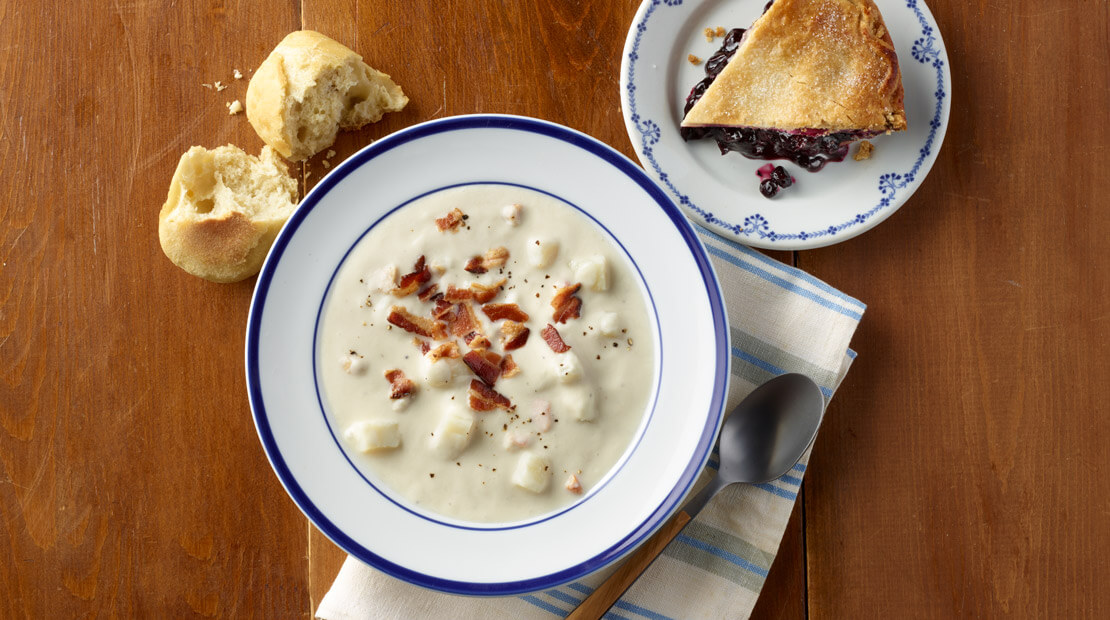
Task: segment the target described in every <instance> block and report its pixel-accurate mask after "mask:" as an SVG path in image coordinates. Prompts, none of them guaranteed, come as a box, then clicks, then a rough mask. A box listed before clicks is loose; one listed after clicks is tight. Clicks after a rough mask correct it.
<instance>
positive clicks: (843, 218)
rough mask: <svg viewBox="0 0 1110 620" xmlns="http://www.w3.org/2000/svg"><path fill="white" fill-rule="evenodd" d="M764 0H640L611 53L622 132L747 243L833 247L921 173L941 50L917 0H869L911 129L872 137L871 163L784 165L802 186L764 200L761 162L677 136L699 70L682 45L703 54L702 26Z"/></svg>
mask: <svg viewBox="0 0 1110 620" xmlns="http://www.w3.org/2000/svg"><path fill="white" fill-rule="evenodd" d="M763 5H764V2H763V0H744V2H739V3H737V2H731V3H726V2H725V0H644V2H643V4H642V5H641V6H640V9H639V11H638V12H637V14H636V17H635V18H634V20H633V23H632V26H631V28H630V29H629V33H628V39H627V41H626V43H625V50H624V55H623V58H622V62H621V103H622V107H623V112H624V118H625V124H626V127H627V130H628V135H629V138H630V139H631V141H632V145H633V148H634V149H635V150H636V154H637V156H638V157H639V159H640V162H641V164H642V165H643V166H644V168H645V169H646V170H647V172H648V174H649V175H650V176H652V178H653V179H654V180H655V181H656V182H657V183H659V184H660V185H661V186H663V187H664V188H665V189H666V191H667V193H668V194H669V195H670V196H671V198H672V199H673V200H674V201H675V202H676V203H677V204H678V205H679V206H680V207H681V208H682V209H683V211H684V212H685V213H686V214H687V216H689V217H690V218H691V219H692V220H693V221H695V222H697V223H699V224H702V225H704V226H707V227H709V228H711V229H713V230H715V231H717V232H719V233H721V234H723V235H725V236H727V237H730V238H732V239H735V240H737V241H739V242H741V243H744V244H747V245H752V246H756V247H762V248H768V249H783V250H792V249H807V248H815V247H822V246H826V245H832V244H834V243H838V242H840V241H844V240H846V239H849V238H851V237H854V236H856V235H859V234H860V233H863V232H864V231H866V230H869V229H870V228H872V227H874V226H876V225H877V224H878V223H879V222H881V221H883V220H884V219H886V218H887V217H889V216H890V215H891V214H893V213H894V211H896V210H897V209H898V208H899V207H900V206H901V205H902V204H903V203H904V202H905V201H906V200H907V199H908V198H909V197H910V195H912V194H913V192H914V190H916V189H917V187H918V186H919V185H920V184H921V182H922V180H923V179H924V178H925V176H926V174H928V172H929V169H930V168H931V167H932V164H933V162H934V161H935V160H936V157H937V153H938V151H939V150H940V146H941V143H942V142H943V140H944V134H945V130H946V129H947V126H948V115H949V108H950V103H951V81H952V80H951V72H950V68H949V64H948V57H947V52H946V50H945V48H944V42H943V40H942V39H941V36H940V32H939V30H938V29H937V26H936V22H935V20H934V19H933V16H932V14H931V13H930V12H929V9H928V7H927V6H925V4H924V2H923V1H920V0H876V5H877V6H878V7H879V9H880V11H882V13H883V17H884V19H885V21H886V22H887V26H888V28H889V29H890V31H891V36H892V38H893V39H894V42H895V47H896V49H897V51H898V54H899V60H900V61H901V68H902V73H903V84H904V87H905V89H906V109H907V116H908V118H909V125H910V130H909V131H907V132H903V133H904V134H905V135H902V134H895V135H893V136H880V137H879V138H877V139H876V140H875V143H876V154H875V158H874V159H873V160H871V161H866V162H854V161H852V160H851V158H849V159H848V160H846V161H845V162H842V163H839V164H830V165H829V166H827V167H826V168H825V169H824V170H823V171H822V172H821V173H820V174H818V175H810V174H809V173H805V172H802V171H801V170H800V169H798V170H796V171H792V172H793V173H794V176H796V177H798V178H799V180H800V181H801V183H799V184H798V185H797V186H795V187H794V188H791V191H789V192H783V194H782V195H780V196H779V197H777V198H776V199H774V200H773V201H768V200H767V199H765V198H763V197H762V196H760V195H759V193H758V188H757V181H756V177H755V176H754V174H753V172H754V170H755V168H757V167H758V166H759V165H761V164H763V163H765V162H755V161H753V160H747V159H745V158H742V157H740V156H738V155H735V154H730V155H729V156H727V157H726V158H723V163H721V162H719V161H717V160H718V159H722V158H720V157H719V156H718V155H717V153H718V152H717V150H716V145H714V144H712V143H711V141H702V143H685V142H683V141H682V138H681V137H680V136H679V134H678V125H679V122H680V121H681V116H682V103H683V100H684V98H685V95H686V92H687V91H688V89H689V88H690V87H691V86H693V84H694V83H695V82H697V80H698V79H700V77H701V75H703V74H702V73H701V71H702V68H701V67H694V66H693V65H691V64H690V63H689V62H688V61H687V54H691V53H694V54H699V55H704V56H708V55H709V54H711V53H712V52H713V51H714V50H715V49H716V47H717V43H707V42H706V41H705V38H704V35H703V34H702V30H703V29H704V28H705V27H706V26H716V25H724V26H725V27H735V26H738V25H742V26H746V25H747V24H750V23H751V21H753V19H754V17H755V16H757V15H758V14H759V12H760V11H761V10H762V7H763ZM741 20H743V21H741ZM722 22H723V23H722ZM903 45H905V47H904V48H903V47H902V46H903ZM930 87H933V92H932V93H929V92H928V90H929V88H930ZM926 119H928V120H926ZM779 163H781V162H779ZM790 165H792V164H790ZM748 175H752V176H751V177H750V178H748ZM807 186H808V187H807ZM798 188H805V189H803V190H801V191H799V190H798Z"/></svg>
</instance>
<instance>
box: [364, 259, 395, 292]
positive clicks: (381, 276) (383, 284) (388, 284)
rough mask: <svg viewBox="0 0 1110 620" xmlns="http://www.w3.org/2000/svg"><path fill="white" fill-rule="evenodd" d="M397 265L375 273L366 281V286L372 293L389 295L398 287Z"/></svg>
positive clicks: (387, 266) (383, 268)
mask: <svg viewBox="0 0 1110 620" xmlns="http://www.w3.org/2000/svg"><path fill="white" fill-rule="evenodd" d="M397 278H398V270H397V265H386V266H385V267H382V268H381V269H379V270H377V271H375V272H374V273H373V274H371V275H370V276H369V277H368V278H367V279H366V285H367V286H369V287H370V290H371V291H375V292H378V293H388V292H390V291H392V290H393V289H394V288H396V286H397Z"/></svg>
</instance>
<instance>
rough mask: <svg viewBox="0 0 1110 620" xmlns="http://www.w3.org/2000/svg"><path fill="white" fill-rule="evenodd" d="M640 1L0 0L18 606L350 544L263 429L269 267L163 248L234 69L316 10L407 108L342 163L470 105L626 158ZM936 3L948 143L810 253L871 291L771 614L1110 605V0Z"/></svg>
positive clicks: (229, 95) (35, 613) (86, 600)
mask: <svg viewBox="0 0 1110 620" xmlns="http://www.w3.org/2000/svg"><path fill="white" fill-rule="evenodd" d="M638 4H639V3H638V2H636V1H635V0H624V1H620V2H584V1H578V2H574V1H570V2H566V1H558V0H534V1H532V2H494V1H491V0H484V1H481V2H478V1H475V2H463V3H444V2H432V1H431V0H414V1H412V2H406V3H396V2H384V1H382V0H361V1H360V0H345V1H339V2H324V1H322V0H304V1H303V2H299V3H298V2H287V1H278V0H268V1H265V2H257V3H228V2H221V1H215V0H214V1H211V2H177V3H169V2H162V3H148V2H104V3H18V2H8V3H2V4H0V84H3V85H4V86H3V88H0V373H2V374H0V376H2V378H3V380H2V381H0V540H2V541H3V542H2V543H0V617H5V618H8V617H34V618H39V617H74V616H92V615H103V616H124V617H136V616H137V617H151V616H153V617H161V616H170V617H193V616H262V617H298V616H299V617H306V616H308V615H309V614H310V613H311V611H310V610H312V609H314V608H315V606H316V604H317V603H318V601H319V600H320V597H321V596H322V595H323V593H324V592H326V591H327V588H328V586H329V585H330V583H331V580H332V579H333V578H334V575H335V573H336V571H337V570H338V567H339V564H340V563H341V562H342V560H343V557H344V556H343V553H342V552H341V551H340V550H339V549H338V548H336V547H335V546H334V545H332V544H331V543H330V542H329V541H327V540H326V539H325V538H324V537H323V536H322V535H320V534H319V533H318V532H316V531H315V530H314V529H313V528H312V527H311V526H310V525H308V523H307V521H306V520H305V519H304V517H303V516H301V514H300V513H299V512H298V511H297V509H296V508H295V506H294V505H293V503H292V502H291V501H290V500H289V499H288V497H287V496H286V495H285V493H284V491H283V490H282V488H281V486H280V484H279V483H278V482H277V479H276V477H275V476H274V475H273V472H272V471H271V470H270V467H269V465H268V463H267V461H266V458H265V455H264V454H263V452H262V449H261V447H260V445H259V443H258V440H257V438H256V435H255V432H254V428H253V423H252V421H251V418H250V412H249V409H248V406H247V399H246V393H245V388H244V381H243V363H242V346H243V333H244V327H245V322H246V312H247V307H248V304H249V300H250V295H251V288H252V285H253V281H248V282H245V283H241V284H237V285H215V284H209V283H206V282H203V281H200V280H197V279H195V278H192V277H190V276H188V275H186V274H184V272H182V271H180V270H179V269H177V268H176V267H174V266H173V265H172V264H170V263H169V261H168V260H166V259H165V257H164V256H163V255H162V253H161V250H160V248H159V246H158V237H157V227H156V226H157V212H158V209H159V207H160V206H161V204H162V201H163V200H164V198H165V192H166V187H167V185H168V182H169V178H170V176H171V174H172V172H173V169H174V166H175V165H176V162H177V159H178V157H179V156H180V154H181V153H182V152H183V151H184V150H186V149H187V148H188V147H189V146H191V145H193V144H201V145H205V146H210V147H211V146H217V145H220V144H225V143H228V142H230V143H234V144H237V145H239V146H241V147H243V148H245V149H247V150H248V151H252V152H257V151H258V149H259V148H260V147H261V142H260V141H259V139H258V138H257V136H256V135H255V134H254V132H253V130H252V129H251V128H250V126H249V125H248V124H247V123H246V120H245V118H244V117H243V116H237V117H229V116H228V115H227V112H226V109H225V107H224V104H225V103H227V102H230V101H231V100H233V99H236V98H238V99H242V98H243V96H244V94H245V90H246V81H245V80H244V81H235V80H234V79H233V78H232V76H231V73H232V70H233V69H236V68H238V69H240V70H241V71H243V72H244V73H246V74H247V75H248V77H249V75H250V71H251V70H252V69H254V68H255V67H257V66H258V64H259V63H260V62H261V61H262V59H263V58H264V57H265V56H266V54H267V53H268V52H269V50H270V49H272V47H273V46H274V45H275V44H276V43H277V41H279V40H280V39H281V38H282V37H283V36H284V35H285V34H287V33H288V32H290V31H292V30H295V29H298V28H301V27H307V28H312V29H316V30H320V31H321V32H324V33H325V34H328V35H329V36H332V37H334V38H336V39H338V40H339V41H341V42H343V43H345V44H347V45H349V46H351V47H352V48H353V49H355V50H357V51H359V52H360V53H362V54H363V55H364V56H365V57H366V60H367V61H368V62H370V64H372V65H374V66H375V67H377V68H379V69H381V70H383V71H385V72H387V73H390V74H391V75H392V76H393V77H394V78H395V79H396V80H397V81H398V82H399V83H400V84H401V85H402V86H403V87H404V88H405V91H406V93H408V94H409V96H410V97H411V98H412V103H411V104H410V106H409V107H408V108H406V110H405V111H403V112H401V113H399V114H394V115H389V116H387V117H386V118H385V119H383V121H382V122H380V123H378V124H375V125H373V126H371V127H369V128H367V129H365V130H363V131H359V132H353V133H349V134H342V135H341V137H340V139H339V141H338V143H337V145H336V147H335V149H336V151H337V152H338V155H337V157H336V158H334V159H333V160H332V163H337V162H338V161H341V160H342V159H343V158H344V157H346V156H348V155H350V154H351V153H353V152H354V151H355V150H357V149H358V148H360V147H361V146H363V145H365V144H367V143H368V142H369V141H371V140H373V139H377V138H379V137H381V136H384V135H386V134H388V133H390V132H392V131H396V130H398V129H400V128H403V127H406V126H409V125H412V124H414V123H417V122H420V121H423V120H428V119H431V118H438V117H442V116H446V115H452V114H464V113H473V112H508V113H516V114H525V115H530V116H536V117H540V118H545V119H549V120H552V121H556V122H560V123H563V124H566V125H569V126H571V127H575V128H577V129H580V130H582V131H585V132H587V133H589V134H591V135H594V136H596V137H598V138H600V139H601V140H603V141H605V142H607V143H609V144H611V145H612V146H614V147H615V148H617V149H618V150H620V151H621V152H623V153H625V154H627V155H630V156H631V155H632V148H631V145H630V144H629V141H628V138H627V136H626V134H625V130H624V123H623V120H622V118H621V111H620V100H619V93H618V88H617V83H618V79H619V78H618V68H619V65H620V54H621V50H622V48H623V44H624V38H625V34H626V32H627V29H628V26H629V24H630V23H631V19H632V15H633V14H634V12H635V10H636V8H637V6H638ZM929 5H930V8H931V9H932V11H933V12H934V14H935V15H936V17H937V19H938V21H939V23H940V27H941V31H942V33H943V35H944V39H945V43H946V46H947V49H948V54H949V58H950V60H951V63H952V66H953V82H954V84H953V89H952V91H953V106H952V119H951V124H950V127H949V130H948V137H947V139H946V141H945V145H944V148H943V150H942V151H941V154H940V159H939V160H938V161H937V164H936V166H935V167H934V169H933V171H932V172H931V173H930V175H929V177H928V179H927V180H926V181H925V183H924V185H923V186H922V187H921V189H920V190H918V192H917V194H916V195H915V196H914V197H913V198H912V199H911V200H910V201H909V202H908V203H907V204H906V205H905V206H904V207H903V208H902V209H901V210H900V211H899V212H898V213H897V214H895V215H894V216H893V217H892V218H891V219H890V220H888V221H887V222H884V223H883V224H881V225H880V226H879V227H878V228H876V229H875V230H873V231H871V232H869V233H866V234H864V235H863V236H861V237H859V238H857V239H854V240H851V241H848V242H846V243H843V244H840V245H838V246H834V247H832V248H826V249H821V250H813V251H806V252H801V253H799V254H798V255H797V262H798V264H799V266H800V267H802V268H803V269H805V270H806V271H809V272H811V273H814V274H816V275H817V276H819V277H821V278H823V279H825V280H826V281H828V282H829V283H830V284H832V285H834V286H837V287H839V288H842V289H843V290H844V291H846V292H847V293H849V294H852V295H854V296H857V297H859V298H861V299H863V300H864V301H866V302H867V303H868V305H869V309H868V312H867V314H866V315H865V317H864V320H863V322H862V324H861V327H860V331H859V333H858V335H857V337H856V340H855V342H854V343H853V346H854V347H855V348H856V349H857V350H858V351H859V352H860V357H859V359H858V361H857V363H856V365H855V366H854V368H853V371H852V373H851V374H850V375H849V376H848V379H847V381H846V382H845V384H844V386H842V388H841V390H840V392H839V393H838V395H837V398H836V399H835V400H834V401H833V403H832V406H831V407H830V409H829V412H828V416H827V418H826V422H825V426H824V429H823V431H822V433H821V436H820V437H819V438H818V440H817V445H816V447H815V450H814V453H813V458H812V460H811V462H810V467H809V469H808V471H807V473H806V483H805V488H804V492H803V495H802V497H803V501H804V510H803V508H802V507H798V508H796V509H795V512H794V515H793V517H792V519H791V522H790V525H789V526H788V528H787V532H786V535H785V537H784V540H783V544H782V547H781V548H780V552H779V557H778V559H777V560H776V562H775V564H774V566H773V567H772V569H771V572H770V575H769V577H768V579H767V582H766V585H765V587H764V590H763V595H762V596H761V598H760V600H759V603H758V605H757V607H756V610H755V612H754V616H755V617H758V618H768V617H772V618H803V617H806V616H807V614H808V615H810V616H813V617H822V618H824V617H831V618H842V617H847V618H855V617H904V616H915V617H967V616H982V617H996V616H1011V617H1108V616H1110V594H1107V589H1106V588H1105V587H1104V586H1103V584H1104V583H1105V582H1106V581H1107V580H1108V579H1110V561H1108V560H1107V558H1106V550H1107V549H1110V527H1107V524H1108V523H1110V516H1108V512H1107V511H1108V507H1107V506H1108V504H1107V502H1108V501H1110V500H1108V498H1110V476H1106V475H1105V473H1106V472H1105V469H1106V467H1105V466H1104V465H1103V464H1102V461H1101V456H1102V453H1103V452H1105V451H1106V447H1107V446H1108V445H1110V434H1108V431H1107V430H1106V427H1107V425H1106V420H1107V418H1108V414H1110V408H1108V406H1107V404H1106V403H1107V402H1110V381H1107V377H1108V376H1110V375H1108V371H1107V368H1110V344H1108V343H1110V258H1108V254H1107V253H1106V252H1104V251H1103V250H1102V246H1103V245H1104V244H1105V242H1106V240H1107V239H1108V238H1110V208H1108V207H1110V204H1108V203H1110V199H1108V198H1107V197H1108V196H1110V173H1108V172H1107V168H1106V166H1105V164H1104V161H1105V159H1106V157H1105V156H1106V154H1107V145H1108V144H1110V128H1108V126H1107V122H1106V121H1107V110H1110V40H1108V36H1110V35H1108V30H1107V24H1108V23H1110V5H1107V4H1106V3H1105V2H1101V3H1073V2H1068V1H1067V0H1041V1H1038V2H1034V1H1033V0H1018V1H1015V2H1013V3H1010V4H1007V5H1005V6H1001V5H999V6H993V5H992V6H988V5H986V4H983V3H966V2H963V3H961V2H953V1H950V0H933V1H932V2H930V3H929ZM216 80H220V81H221V82H223V83H226V84H228V85H229V88H228V89H227V90H224V91H222V92H216V91H215V90H214V89H207V88H205V87H203V86H202V84H203V83H208V84H213V83H214V82H215V81H216ZM911 122H913V119H911ZM879 155H880V156H881V153H879ZM322 159H323V157H322V156H318V157H316V158H314V159H312V160H310V161H309V162H307V163H306V164H305V165H304V166H296V167H294V168H293V172H294V173H295V174H297V175H300V176H301V178H302V180H303V181H304V183H305V185H306V186H307V187H311V186H312V185H313V184H314V183H315V182H316V181H318V180H319V178H320V177H321V176H323V174H324V173H325V172H326V170H325V169H324V167H323V163H322ZM773 255H774V256H775V257H776V258H779V259H780V260H790V259H791V255H790V254H787V253H774V254H773ZM803 512H804V518H803Z"/></svg>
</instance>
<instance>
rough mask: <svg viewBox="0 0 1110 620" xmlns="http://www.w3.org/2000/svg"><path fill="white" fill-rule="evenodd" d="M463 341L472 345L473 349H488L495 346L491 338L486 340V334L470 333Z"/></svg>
mask: <svg viewBox="0 0 1110 620" xmlns="http://www.w3.org/2000/svg"><path fill="white" fill-rule="evenodd" d="M463 340H465V341H466V344H468V345H470V348H471V349H488V348H490V347H491V346H493V343H492V342H490V340H489V338H486V337H485V335H484V334H479V333H478V332H470V333H469V334H467V335H466V336H464V337H463Z"/></svg>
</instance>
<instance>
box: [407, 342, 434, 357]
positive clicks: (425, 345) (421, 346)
mask: <svg viewBox="0 0 1110 620" xmlns="http://www.w3.org/2000/svg"><path fill="white" fill-rule="evenodd" d="M412 343H413V344H414V345H416V348H417V349H420V353H421V355H423V354H424V353H427V352H428V351H430V350H431V348H432V345H430V344H428V341H427V340H421V339H419V338H413V339H412Z"/></svg>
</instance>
